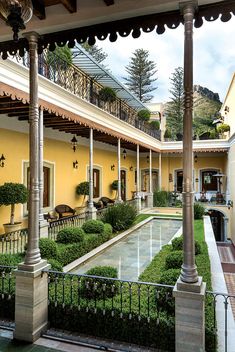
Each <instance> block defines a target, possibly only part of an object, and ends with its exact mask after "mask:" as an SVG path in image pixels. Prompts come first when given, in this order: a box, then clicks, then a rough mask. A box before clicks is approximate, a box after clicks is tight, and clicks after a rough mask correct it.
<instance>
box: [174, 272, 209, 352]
mask: <svg viewBox="0 0 235 352" xmlns="http://www.w3.org/2000/svg"><path fill="white" fill-rule="evenodd" d="M205 292H206V284H205V283H204V282H202V278H201V277H199V280H198V282H196V283H195V284H187V283H185V282H183V281H181V280H180V279H178V280H177V283H176V285H175V287H174V291H173V295H174V297H175V351H176V352H189V351H190V352H203V351H205Z"/></svg>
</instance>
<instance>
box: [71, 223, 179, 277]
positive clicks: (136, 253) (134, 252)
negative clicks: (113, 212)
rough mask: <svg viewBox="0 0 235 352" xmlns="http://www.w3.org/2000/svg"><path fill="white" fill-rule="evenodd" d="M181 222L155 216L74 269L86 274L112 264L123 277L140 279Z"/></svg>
mask: <svg viewBox="0 0 235 352" xmlns="http://www.w3.org/2000/svg"><path fill="white" fill-rule="evenodd" d="M181 225H182V221H181V220H173V219H154V220H152V221H149V222H148V223H146V224H145V225H143V226H141V227H140V228H139V229H137V230H134V231H133V232H131V233H130V234H129V235H127V236H126V237H124V238H123V239H122V240H120V241H119V242H117V243H115V244H114V245H112V246H111V247H109V248H107V249H106V250H105V251H103V252H101V253H100V254H97V255H96V256H95V257H93V258H91V259H89V260H88V261H87V262H86V263H84V264H81V265H79V266H78V267H76V268H74V269H73V270H72V271H71V272H72V273H76V274H84V273H85V272H86V271H87V270H89V269H90V268H93V267H94V266H100V265H102V266H103V265H108V266H113V267H115V268H117V269H118V278H119V279H122V280H134V281H136V280H138V277H139V275H140V274H141V273H142V272H143V270H144V269H145V268H146V267H147V265H148V264H149V263H150V262H151V261H152V259H153V257H154V256H155V255H156V254H157V253H158V252H159V251H160V250H161V248H162V246H164V245H165V244H167V243H168V242H169V241H170V240H171V238H172V237H173V236H174V234H175V233H176V232H177V231H178V229H179V228H180V227H181Z"/></svg>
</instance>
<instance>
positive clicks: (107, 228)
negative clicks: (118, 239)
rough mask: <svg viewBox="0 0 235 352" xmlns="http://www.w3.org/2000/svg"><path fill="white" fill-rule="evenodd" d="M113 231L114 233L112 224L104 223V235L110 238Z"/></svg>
mask: <svg viewBox="0 0 235 352" xmlns="http://www.w3.org/2000/svg"><path fill="white" fill-rule="evenodd" d="M112 233H113V228H112V225H110V224H104V235H107V236H108V238H110V237H111V235H112Z"/></svg>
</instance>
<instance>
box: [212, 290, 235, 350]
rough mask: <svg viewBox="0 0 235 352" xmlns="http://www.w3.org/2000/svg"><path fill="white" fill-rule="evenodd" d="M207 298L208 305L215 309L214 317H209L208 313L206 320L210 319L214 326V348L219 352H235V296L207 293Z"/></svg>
mask: <svg viewBox="0 0 235 352" xmlns="http://www.w3.org/2000/svg"><path fill="white" fill-rule="evenodd" d="M206 296H207V300H209V302H208V304H211V305H212V307H213V316H211V315H210V316H209V317H207V311H206V319H207V318H208V319H210V320H211V324H212V326H213V336H214V346H216V345H217V346H218V347H217V350H218V351H219V352H228V351H233V348H234V341H235V338H234V336H235V323H234V319H235V295H230V294H225V293H219V292H211V291H207V292H206ZM232 346H233V347H232ZM231 348H232V349H231Z"/></svg>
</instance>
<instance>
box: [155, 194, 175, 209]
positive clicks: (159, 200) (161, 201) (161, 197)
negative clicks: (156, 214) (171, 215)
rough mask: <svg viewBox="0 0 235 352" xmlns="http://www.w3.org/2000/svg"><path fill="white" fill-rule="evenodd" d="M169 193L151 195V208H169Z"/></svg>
mask: <svg viewBox="0 0 235 352" xmlns="http://www.w3.org/2000/svg"><path fill="white" fill-rule="evenodd" d="M170 201H171V192H167V191H155V192H154V193H153V206H154V207H168V206H170Z"/></svg>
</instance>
